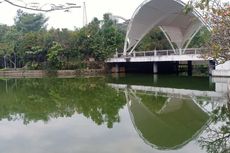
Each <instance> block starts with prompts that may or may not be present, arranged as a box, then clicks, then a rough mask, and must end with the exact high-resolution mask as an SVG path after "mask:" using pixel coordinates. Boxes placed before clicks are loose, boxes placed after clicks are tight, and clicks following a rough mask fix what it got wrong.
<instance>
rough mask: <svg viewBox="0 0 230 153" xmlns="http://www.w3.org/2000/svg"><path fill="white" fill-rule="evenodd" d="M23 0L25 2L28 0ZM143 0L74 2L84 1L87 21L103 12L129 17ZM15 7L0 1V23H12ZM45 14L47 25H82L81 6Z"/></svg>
mask: <svg viewBox="0 0 230 153" xmlns="http://www.w3.org/2000/svg"><path fill="white" fill-rule="evenodd" d="M12 1H13V0H12ZM24 1H26V2H27V1H30V0H24ZM34 1H36V0H34ZM34 1H33V2H34ZM37 1H38V0H37ZM143 1H144V0H75V3H76V4H78V5H80V6H82V5H83V2H85V3H86V10H87V16H88V21H91V20H92V18H93V17H97V18H99V19H101V18H102V16H103V14H104V13H108V12H110V13H112V14H114V15H119V16H122V17H124V18H127V19H129V18H130V17H131V16H132V14H133V12H134V11H135V9H136V8H137V7H138V5H140V4H141V3H142V2H143ZM39 2H40V3H42V4H45V3H47V0H39ZM49 2H50V3H52V2H53V3H55V4H59V3H65V2H72V3H73V2H74V1H73V0H49ZM17 9H18V8H17V7H14V6H11V5H10V4H7V3H0V23H1V24H8V25H12V24H14V21H13V18H14V17H15V15H16V11H17ZM27 12H28V11H27ZM45 15H46V16H47V17H49V21H48V27H54V28H69V29H73V28H74V27H82V25H83V9H82V8H79V9H72V10H71V12H68V13H66V12H64V11H54V12H51V13H45Z"/></svg>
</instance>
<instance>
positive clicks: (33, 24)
mask: <svg viewBox="0 0 230 153" xmlns="http://www.w3.org/2000/svg"><path fill="white" fill-rule="evenodd" d="M47 21H48V18H46V17H45V16H44V15H43V14H31V13H26V12H23V11H22V10H18V11H17V15H16V17H15V18H14V23H15V26H16V29H17V30H18V31H20V32H23V33H26V32H31V31H39V30H42V29H45V28H46V22H47Z"/></svg>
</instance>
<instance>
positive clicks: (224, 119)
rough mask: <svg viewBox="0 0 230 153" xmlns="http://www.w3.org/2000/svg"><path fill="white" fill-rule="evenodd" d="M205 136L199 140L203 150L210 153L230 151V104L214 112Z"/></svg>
mask: <svg viewBox="0 0 230 153" xmlns="http://www.w3.org/2000/svg"><path fill="white" fill-rule="evenodd" d="M210 121H211V122H210V124H209V125H208V127H207V129H206V130H205V135H203V136H201V137H200V138H199V140H198V141H199V143H200V145H201V147H202V148H205V149H206V150H207V152H208V153H228V152H229V151H230V104H229V103H228V104H226V105H224V106H222V107H217V108H216V109H215V110H213V113H212V115H211V118H210Z"/></svg>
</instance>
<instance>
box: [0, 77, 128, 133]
mask: <svg viewBox="0 0 230 153" xmlns="http://www.w3.org/2000/svg"><path fill="white" fill-rule="evenodd" d="M0 97H1V103H0V119H1V120H2V119H5V118H7V119H8V120H9V121H14V120H23V121H24V124H28V123H30V122H37V121H40V120H42V121H45V122H47V121H49V120H50V119H51V118H58V117H71V116H72V115H74V114H75V113H78V114H83V115H84V116H85V117H87V118H90V119H91V120H93V121H94V122H95V123H96V124H98V125H101V124H106V125H107V126H108V127H109V128H112V127H113V124H114V123H115V122H119V121H120V117H119V115H118V112H119V110H120V109H121V108H122V107H123V106H124V105H125V100H124V95H123V94H121V93H117V92H116V91H115V90H114V89H112V88H110V87H108V86H107V85H106V83H105V80H104V78H88V79H87V78H78V79H54V78H52V79H51V78H45V79H19V80H16V79H11V80H1V81H0Z"/></svg>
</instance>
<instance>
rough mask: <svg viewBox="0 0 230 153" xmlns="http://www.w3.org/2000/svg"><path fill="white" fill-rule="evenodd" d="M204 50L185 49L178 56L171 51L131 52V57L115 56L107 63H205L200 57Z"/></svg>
mask: <svg viewBox="0 0 230 153" xmlns="http://www.w3.org/2000/svg"><path fill="white" fill-rule="evenodd" d="M203 51H204V50H201V49H196V48H192V49H187V50H186V52H185V53H183V54H181V55H178V54H175V53H174V51H173V50H158V51H156V50H154V51H141V52H133V53H132V54H131V55H128V56H124V55H123V54H118V53H117V54H116V55H115V56H114V57H113V58H109V59H108V60H107V61H106V62H107V63H124V62H167V61H207V60H208V59H205V58H203V57H202V53H203Z"/></svg>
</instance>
